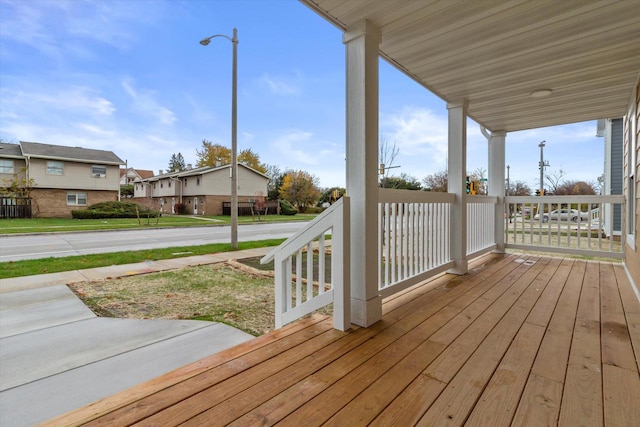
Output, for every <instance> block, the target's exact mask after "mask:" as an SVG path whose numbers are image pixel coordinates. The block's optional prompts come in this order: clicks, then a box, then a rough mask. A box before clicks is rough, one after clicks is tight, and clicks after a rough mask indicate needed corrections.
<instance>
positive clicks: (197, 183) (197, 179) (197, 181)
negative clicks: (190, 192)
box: [196, 177, 200, 185]
mask: <svg viewBox="0 0 640 427" xmlns="http://www.w3.org/2000/svg"><path fill="white" fill-rule="evenodd" d="M196 185H200V177H197V178H196Z"/></svg>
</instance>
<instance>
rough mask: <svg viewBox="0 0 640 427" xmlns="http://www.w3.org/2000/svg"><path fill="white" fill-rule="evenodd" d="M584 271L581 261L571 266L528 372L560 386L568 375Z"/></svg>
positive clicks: (584, 267) (584, 265)
mask: <svg viewBox="0 0 640 427" xmlns="http://www.w3.org/2000/svg"><path fill="white" fill-rule="evenodd" d="M585 270H586V263H585V262H584V261H576V262H575V263H574V264H573V266H572V267H571V272H570V273H569V277H568V279H567V282H566V284H565V287H564V289H563V290H562V294H560V298H559V299H558V303H557V304H556V308H555V311H554V312H553V315H552V316H551V321H550V322H549V325H548V329H547V332H546V334H545V336H544V338H543V340H542V344H541V345H540V349H539V350H538V355H537V356H536V360H535V362H534V364H533V368H532V370H531V372H532V373H533V374H536V375H539V376H542V377H545V378H548V379H550V380H553V381H556V382H559V383H561V384H564V378H565V375H566V372H567V364H568V360H569V351H570V349H571V339H572V337H573V329H574V325H575V318H576V312H577V310H578V301H579V299H580V294H581V291H582V282H583V279H584V273H585Z"/></svg>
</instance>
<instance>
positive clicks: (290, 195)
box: [280, 170, 320, 212]
mask: <svg viewBox="0 0 640 427" xmlns="http://www.w3.org/2000/svg"><path fill="white" fill-rule="evenodd" d="M280 197H281V198H282V199H284V200H287V201H288V202H290V203H291V204H293V205H295V206H296V207H297V208H298V210H299V211H300V212H304V211H305V210H306V208H307V206H310V205H313V204H314V203H315V202H316V200H318V197H320V190H319V189H318V178H316V177H315V176H313V175H311V174H310V173H308V172H305V171H302V170H298V171H289V172H287V174H286V175H285V176H284V179H283V182H282V186H281V187H280Z"/></svg>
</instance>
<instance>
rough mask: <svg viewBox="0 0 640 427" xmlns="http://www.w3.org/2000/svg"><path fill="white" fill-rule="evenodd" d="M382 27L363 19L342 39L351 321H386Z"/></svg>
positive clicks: (356, 322)
mask: <svg viewBox="0 0 640 427" xmlns="http://www.w3.org/2000/svg"><path fill="white" fill-rule="evenodd" d="M381 40H382V35H381V32H380V29H379V28H378V27H376V26H375V25H373V24H372V23H371V22H370V21H367V20H363V21H360V22H358V23H356V24H354V25H353V26H351V27H350V28H349V29H348V30H347V31H346V32H345V33H344V37H343V42H344V44H345V46H346V68H347V75H346V83H347V88H346V91H347V99H346V110H347V117H346V131H347V134H346V154H347V165H346V166H347V171H346V178H347V194H348V195H349V197H350V198H351V233H350V235H351V274H350V277H351V322H352V323H354V324H356V325H358V326H362V327H368V326H370V325H372V324H374V323H375V322H377V321H378V320H380V319H382V298H381V297H380V295H379V294H378V272H377V268H376V267H375V266H376V265H377V262H378V260H377V251H378V215H377V212H378V54H379V46H380V42H381Z"/></svg>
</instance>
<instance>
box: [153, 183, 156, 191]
mask: <svg viewBox="0 0 640 427" xmlns="http://www.w3.org/2000/svg"><path fill="white" fill-rule="evenodd" d="M153 189H154V190H155V189H156V183H155V182H154V183H153Z"/></svg>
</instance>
